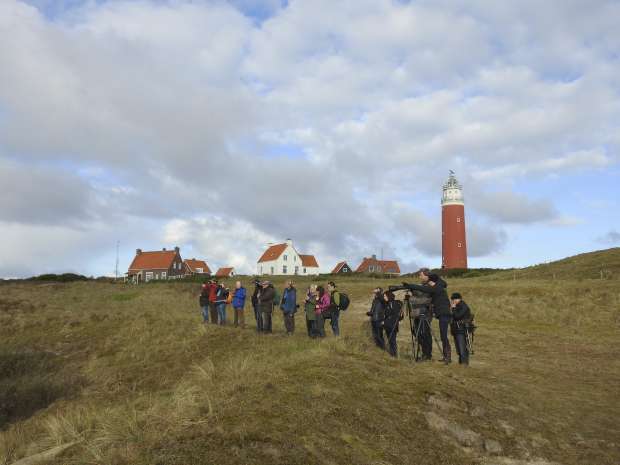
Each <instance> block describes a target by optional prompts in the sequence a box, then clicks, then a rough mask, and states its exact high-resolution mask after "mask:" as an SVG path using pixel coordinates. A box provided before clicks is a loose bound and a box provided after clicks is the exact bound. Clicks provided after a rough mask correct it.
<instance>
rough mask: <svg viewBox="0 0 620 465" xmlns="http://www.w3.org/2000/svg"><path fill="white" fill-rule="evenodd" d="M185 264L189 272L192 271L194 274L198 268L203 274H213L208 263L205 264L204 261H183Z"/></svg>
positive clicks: (193, 259)
mask: <svg viewBox="0 0 620 465" xmlns="http://www.w3.org/2000/svg"><path fill="white" fill-rule="evenodd" d="M183 263H185V265H187V267H188V268H189V271H191V272H192V273H195V272H196V268H202V272H203V273H211V269H210V268H209V265H207V262H205V261H204V260H196V259H195V258H192V259H186V260H183Z"/></svg>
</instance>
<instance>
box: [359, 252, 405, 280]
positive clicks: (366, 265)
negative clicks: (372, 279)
mask: <svg viewBox="0 0 620 465" xmlns="http://www.w3.org/2000/svg"><path fill="white" fill-rule="evenodd" d="M355 272H356V273H384V274H393V275H400V266H398V262H397V261H396V260H377V256H376V255H373V256H372V257H364V259H363V260H362V263H360V266H358V267H357V270H355Z"/></svg>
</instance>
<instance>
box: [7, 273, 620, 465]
mask: <svg viewBox="0 0 620 465" xmlns="http://www.w3.org/2000/svg"><path fill="white" fill-rule="evenodd" d="M277 281H278V283H279V284H280V281H279V280H277ZM300 281H301V282H300V283H299V287H300V288H302V287H304V286H305V285H306V284H307V280H303V279H302V280H300ZM377 284H379V285H387V284H388V281H383V280H370V279H366V280H360V279H349V280H341V281H340V286H341V287H342V288H343V289H346V291H347V292H349V294H350V296H351V297H352V300H353V304H352V308H351V309H350V310H349V311H348V312H346V313H345V314H344V315H343V316H342V337H341V338H338V339H335V338H333V337H328V338H327V339H326V340H323V341H315V340H309V339H308V338H306V337H305V328H304V327H303V324H304V322H303V319H302V316H301V315H299V316H298V317H297V325H298V328H297V333H296V334H295V335H294V336H293V337H286V336H284V329H283V324H282V320H281V317H279V316H276V318H275V327H274V331H275V334H273V335H271V336H260V335H257V334H256V333H255V332H254V331H253V327H252V324H250V328H248V329H246V330H245V331H242V330H238V329H234V328H231V327H224V328H221V327H214V326H207V327H204V326H203V325H202V324H201V323H200V315H199V310H198V308H197V286H196V285H194V284H182V283H168V284H167V283H161V284H153V285H150V284H149V285H144V286H141V287H131V286H124V285H113V284H106V283H72V284H35V283H29V284H25V283H14V284H10V285H4V286H2V288H1V291H2V296H1V297H0V336H1V337H0V341H1V342H0V368H1V369H2V374H3V383H4V384H2V385H0V396H2V398H1V400H2V405H3V406H4V405H5V402H6V401H5V399H8V398H11V397H10V395H9V393H12V394H11V395H13V396H14V397H13V399H14V400H16V401H17V402H13V403H14V404H17V405H19V407H20V408H19V409H17V410H15V412H19V413H13V414H12V415H7V416H6V418H5V419H4V420H3V421H4V430H3V431H2V432H1V433H0V458H2V459H3V460H4V463H12V462H13V461H15V460H17V459H19V458H21V457H24V456H27V455H30V454H34V453H37V452H40V451H42V450H45V449H47V448H50V447H53V446H55V445H59V444H64V443H68V442H73V441H79V443H78V445H77V446H75V447H73V448H71V449H69V450H67V451H66V452H64V453H63V455H62V457H60V458H58V459H57V461H56V462H55V463H57V464H84V463H92V464H95V463H114V464H190V463H191V464H194V463H195V464H198V463H205V464H207V463H217V464H233V463H242V464H253V463H256V464H261V463H270V464H273V463H278V464H307V463H325V464H351V463H356V464H404V463H429V464H431V463H433V464H435V463H446V464H470V463H494V462H492V461H490V462H489V460H495V463H501V461H502V460H504V459H503V458H502V457H504V458H506V457H510V458H514V459H519V460H524V461H525V462H523V463H527V461H531V462H532V463H533V461H534V459H535V458H540V459H541V460H545V461H547V462H557V463H565V464H584V463H587V464H616V463H618V462H620V452H619V445H618V437H620V429H619V427H618V422H617V418H618V417H619V415H620V407H619V402H618V394H617V386H618V383H619V382H620V363H619V362H618V357H619V355H620V351H619V349H618V347H617V342H618V329H619V326H620V312H619V309H620V305H619V304H620V296H619V291H620V286H619V284H618V281H615V280H583V281H566V280H565V281H562V280H559V279H556V280H549V281H546V280H545V281H542V280H539V281H534V280H529V281H525V280H517V281H516V282H515V281H512V280H497V279H492V278H479V279H464V280H451V281H450V283H449V284H450V289H452V290H459V291H461V292H462V293H463V294H464V295H465V297H466V300H468V302H469V303H470V304H471V306H472V307H473V309H474V311H475V313H476V318H477V321H478V324H479V326H480V329H479V332H478V334H477V341H476V344H477V349H478V350H477V351H476V355H475V356H474V357H473V360H472V365H471V367H470V368H469V369H464V368H461V367H459V366H454V365H453V366H449V367H445V366H443V365H440V364H438V363H432V364H418V365H413V364H412V363H411V362H410V360H409V355H410V348H409V346H408V344H407V343H408V341H409V332H408V328H407V327H406V326H404V327H403V328H402V330H401V333H400V335H399V341H400V348H401V357H400V359H398V360H393V359H391V358H389V357H388V356H387V355H386V354H385V353H381V352H379V351H378V350H376V349H375V348H374V347H373V345H372V343H371V341H370V340H369V337H368V334H367V324H366V319H367V317H366V316H365V314H364V312H365V311H366V310H367V305H368V303H369V299H370V297H369V291H370V289H371V288H372V287H374V286H375V285H377ZM249 313H250V312H248V317H249V318H247V321H250V322H251V321H252V320H253V318H251V315H249ZM329 332H330V331H329V330H328V333H329ZM436 355H437V352H436ZM11 383H12V384H11ZM18 385H19V386H36V389H34V390H33V389H22V390H21V391H19V390H15V389H13V390H11V389H7V386H9V387H10V386H14V387H15V386H18ZM37 390H38V391H37ZM33 392H38V394H36V395H34V396H33V394H32V393H33ZM33 399H34V400H33ZM40 399H44V401H43V402H39V401H38V400H40ZM7 405H8V404H7ZM438 418H439V420H438ZM433 427H434V428H435V429H433ZM467 438H469V439H467ZM485 441H486V446H485ZM489 441H497V443H499V444H500V445H501V449H502V451H501V452H497V451H496V452H495V453H493V452H492V449H493V447H491V446H490V445H489V444H491V445H492V444H493V443H492V442H489ZM416 456H417V458H416ZM496 456H497V457H500V458H493V457H496ZM515 463H516V462H515Z"/></svg>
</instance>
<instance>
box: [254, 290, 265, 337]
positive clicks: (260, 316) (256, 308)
mask: <svg viewBox="0 0 620 465" xmlns="http://www.w3.org/2000/svg"><path fill="white" fill-rule="evenodd" d="M261 290H262V286H261V285H260V281H258V280H256V281H254V293H253V294H252V307H253V308H254V319H255V320H256V331H258V332H259V333H262V332H263V314H262V313H261V311H260V307H259V306H258V296H259V294H260V291H261Z"/></svg>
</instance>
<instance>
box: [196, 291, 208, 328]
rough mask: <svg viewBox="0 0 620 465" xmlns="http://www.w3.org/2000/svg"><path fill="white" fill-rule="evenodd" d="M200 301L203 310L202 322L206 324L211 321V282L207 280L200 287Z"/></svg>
mask: <svg viewBox="0 0 620 465" xmlns="http://www.w3.org/2000/svg"><path fill="white" fill-rule="evenodd" d="M198 303H199V304H200V310H201V311H202V322H203V323H204V324H205V325H206V324H208V323H209V283H207V281H205V282H204V283H203V285H202V287H201V288H200V297H198Z"/></svg>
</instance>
